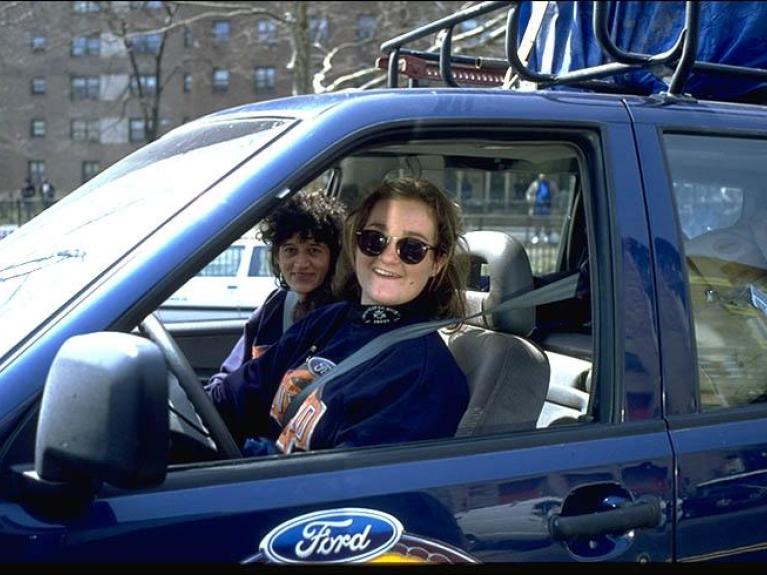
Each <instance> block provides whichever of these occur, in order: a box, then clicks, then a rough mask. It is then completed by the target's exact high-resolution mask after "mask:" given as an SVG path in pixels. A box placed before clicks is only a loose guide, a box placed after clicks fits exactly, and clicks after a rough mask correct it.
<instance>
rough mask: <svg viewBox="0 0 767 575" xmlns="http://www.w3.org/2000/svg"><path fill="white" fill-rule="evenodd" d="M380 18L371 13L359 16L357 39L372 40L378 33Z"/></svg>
mask: <svg viewBox="0 0 767 575" xmlns="http://www.w3.org/2000/svg"><path fill="white" fill-rule="evenodd" d="M377 23H378V19H377V18H376V17H375V16H373V15H371V14H362V15H361V16H359V17H358V18H357V40H370V39H371V38H372V37H373V36H375V33H376V24H377Z"/></svg>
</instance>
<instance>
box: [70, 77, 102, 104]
mask: <svg viewBox="0 0 767 575" xmlns="http://www.w3.org/2000/svg"><path fill="white" fill-rule="evenodd" d="M69 87H70V99H71V100H72V101H84V100H99V99H100V98H101V77H100V76H96V75H87V76H81V75H74V76H70V78H69Z"/></svg>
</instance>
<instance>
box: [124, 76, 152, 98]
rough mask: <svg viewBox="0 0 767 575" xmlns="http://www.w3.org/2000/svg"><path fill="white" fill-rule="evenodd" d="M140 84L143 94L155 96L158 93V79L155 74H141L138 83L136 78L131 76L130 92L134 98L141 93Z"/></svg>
mask: <svg viewBox="0 0 767 575" xmlns="http://www.w3.org/2000/svg"><path fill="white" fill-rule="evenodd" d="M139 84H141V93H142V94H155V93H156V92H157V77H156V76H155V75H154V74H141V76H139V78H138V81H136V76H131V79H130V91H131V94H133V95H134V96H135V95H137V94H138V93H139V89H138V88H139Z"/></svg>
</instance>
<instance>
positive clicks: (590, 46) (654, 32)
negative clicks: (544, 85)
mask: <svg viewBox="0 0 767 575" xmlns="http://www.w3.org/2000/svg"><path fill="white" fill-rule="evenodd" d="M531 4H532V2H523V3H522V5H521V6H520V10H521V12H520V37H521V34H522V32H524V30H525V28H526V26H527V22H528V20H529V18H530V12H531ZM609 4H610V6H609V9H608V12H607V23H608V30H609V33H610V37H611V38H612V40H613V43H614V44H615V45H616V46H617V47H618V48H620V49H622V50H624V51H627V52H635V53H641V54H660V53H662V52H665V51H666V50H668V49H670V48H671V47H672V46H673V45H674V42H675V41H676V40H677V38H678V37H679V34H680V32H681V30H682V28H683V27H684V19H685V8H684V2H671V1H669V2H610V3H609ZM700 6H701V11H700V29H699V39H698V54H697V57H696V60H697V61H703V62H713V63H719V64H730V65H734V66H747V67H750V68H762V69H767V2H701V3H700ZM593 16H594V7H593V3H592V2H585V1H576V2H549V5H548V7H547V8H546V13H545V15H544V17H543V21H542V23H541V27H540V30H539V33H538V38H537V40H536V43H535V46H534V49H533V51H532V53H531V54H530V60H529V63H528V65H529V67H530V69H531V70H535V71H538V72H543V73H547V74H560V73H563V72H569V71H573V70H578V69H582V68H586V67H591V66H597V65H599V64H604V63H607V62H610V61H611V60H610V58H609V56H607V55H606V54H604V52H603V51H602V49H601V47H600V46H599V44H598V42H597V40H596V37H595V35H594V25H593ZM671 72H672V70H669V71H668V75H669V77H668V78H666V80H668V79H669V78H670V75H671ZM609 81H611V82H614V83H615V84H616V85H618V86H623V87H627V88H634V89H635V90H638V91H639V92H640V93H647V94H649V93H657V92H662V91H665V90H666V89H667V87H668V86H667V85H666V83H664V81H662V80H661V79H659V78H658V77H656V76H654V75H653V74H651V73H649V72H646V71H638V72H629V73H624V74H622V75H620V76H616V77H613V78H611V79H609ZM562 89H568V88H567V87H563V88H562ZM684 91H685V92H686V93H689V94H691V95H693V96H695V97H696V98H701V99H710V100H743V99H746V100H748V99H749V95H751V96H752V97H754V98H755V99H756V98H757V97H758V96H757V95H758V94H759V93H760V92H761V93H762V96H763V95H764V92H765V91H767V82H764V81H759V80H755V79H753V78H752V79H749V78H743V77H734V76H730V75H727V76H725V75H721V74H716V73H709V72H706V73H703V72H699V71H694V72H693V73H692V75H691V76H690V78H689V80H688V81H687V83H686V85H685V88H684Z"/></svg>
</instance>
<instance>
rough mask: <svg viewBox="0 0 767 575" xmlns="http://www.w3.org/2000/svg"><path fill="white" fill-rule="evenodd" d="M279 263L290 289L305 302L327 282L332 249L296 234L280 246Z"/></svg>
mask: <svg viewBox="0 0 767 575" xmlns="http://www.w3.org/2000/svg"><path fill="white" fill-rule="evenodd" d="M277 263H278V264H279V266H280V271H281V272H282V276H283V277H284V278H285V283H287V284H288V287H289V288H290V289H291V290H292V291H294V292H296V294H298V297H299V299H301V300H303V299H304V298H305V297H306V296H308V295H309V294H310V293H311V292H313V291H314V290H316V289H317V288H318V287H320V286H321V285H322V282H323V281H325V276H327V275H328V271H329V270H330V248H328V246H327V244H325V243H322V242H317V241H314V240H313V239H311V238H310V239H307V240H302V239H301V237H300V236H299V235H298V234H296V235H294V236H293V237H292V238H290V239H289V240H286V241H285V242H283V243H282V245H280V248H279V250H277Z"/></svg>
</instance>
